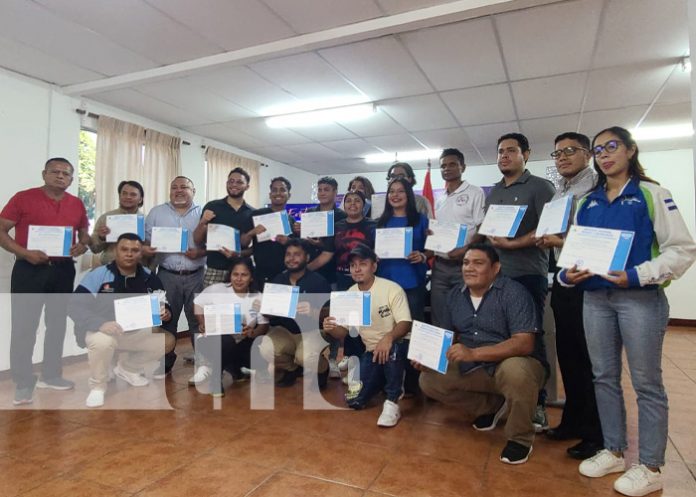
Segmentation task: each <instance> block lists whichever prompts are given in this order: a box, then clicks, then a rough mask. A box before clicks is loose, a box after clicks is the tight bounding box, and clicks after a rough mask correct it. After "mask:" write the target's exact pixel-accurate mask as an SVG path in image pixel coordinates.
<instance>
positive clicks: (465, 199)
mask: <svg viewBox="0 0 696 497" xmlns="http://www.w3.org/2000/svg"><path fill="white" fill-rule="evenodd" d="M455 203H456V204H457V206H459V207H461V206H462V205H466V204H468V203H469V195H468V194H466V193H462V194H461V195H458V196H457V198H456V199H455Z"/></svg>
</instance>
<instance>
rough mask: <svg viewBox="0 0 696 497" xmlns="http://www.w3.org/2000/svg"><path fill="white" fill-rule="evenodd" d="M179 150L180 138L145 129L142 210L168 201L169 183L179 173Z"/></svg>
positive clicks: (148, 209) (144, 210)
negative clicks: (143, 198)
mask: <svg viewBox="0 0 696 497" xmlns="http://www.w3.org/2000/svg"><path fill="white" fill-rule="evenodd" d="M180 152H181V138H177V137H175V136H170V135H166V134H164V133H160V132H158V131H153V130H151V129H148V130H147V131H146V133H145V151H144V158H143V168H142V184H143V188H144V189H145V202H144V205H143V212H145V213H147V212H149V211H150V209H151V208H153V207H154V206H156V205H158V204H161V203H164V202H167V201H169V184H170V183H171V182H172V180H173V179H174V178H175V177H176V176H179V175H180V174H181V159H180V157H181V154H180Z"/></svg>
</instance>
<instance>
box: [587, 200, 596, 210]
mask: <svg viewBox="0 0 696 497" xmlns="http://www.w3.org/2000/svg"><path fill="white" fill-rule="evenodd" d="M598 205H599V202H597V201H596V200H592V201H590V203H589V204H587V208H588V209H592V208H593V207H597V206H598Z"/></svg>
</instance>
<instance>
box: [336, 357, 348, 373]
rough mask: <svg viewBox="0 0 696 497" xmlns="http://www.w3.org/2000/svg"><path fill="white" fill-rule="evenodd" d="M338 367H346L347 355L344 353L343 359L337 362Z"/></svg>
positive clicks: (343, 369) (344, 368)
mask: <svg viewBox="0 0 696 497" xmlns="http://www.w3.org/2000/svg"><path fill="white" fill-rule="evenodd" d="M338 369H340V370H341V371H345V370H347V369H348V356H347V355H344V356H343V359H341V361H340V362H339V363H338Z"/></svg>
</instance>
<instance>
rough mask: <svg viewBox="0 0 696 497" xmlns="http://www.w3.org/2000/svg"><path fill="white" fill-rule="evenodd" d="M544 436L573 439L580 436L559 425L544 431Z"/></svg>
mask: <svg viewBox="0 0 696 497" xmlns="http://www.w3.org/2000/svg"><path fill="white" fill-rule="evenodd" d="M546 438H548V439H550V440H573V439H574V438H580V437H579V436H578V434H577V433H574V432H573V431H571V430H567V429H565V428H563V427H562V426H561V425H558V426H556V427H555V428H551V429H550V430H547V431H546Z"/></svg>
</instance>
